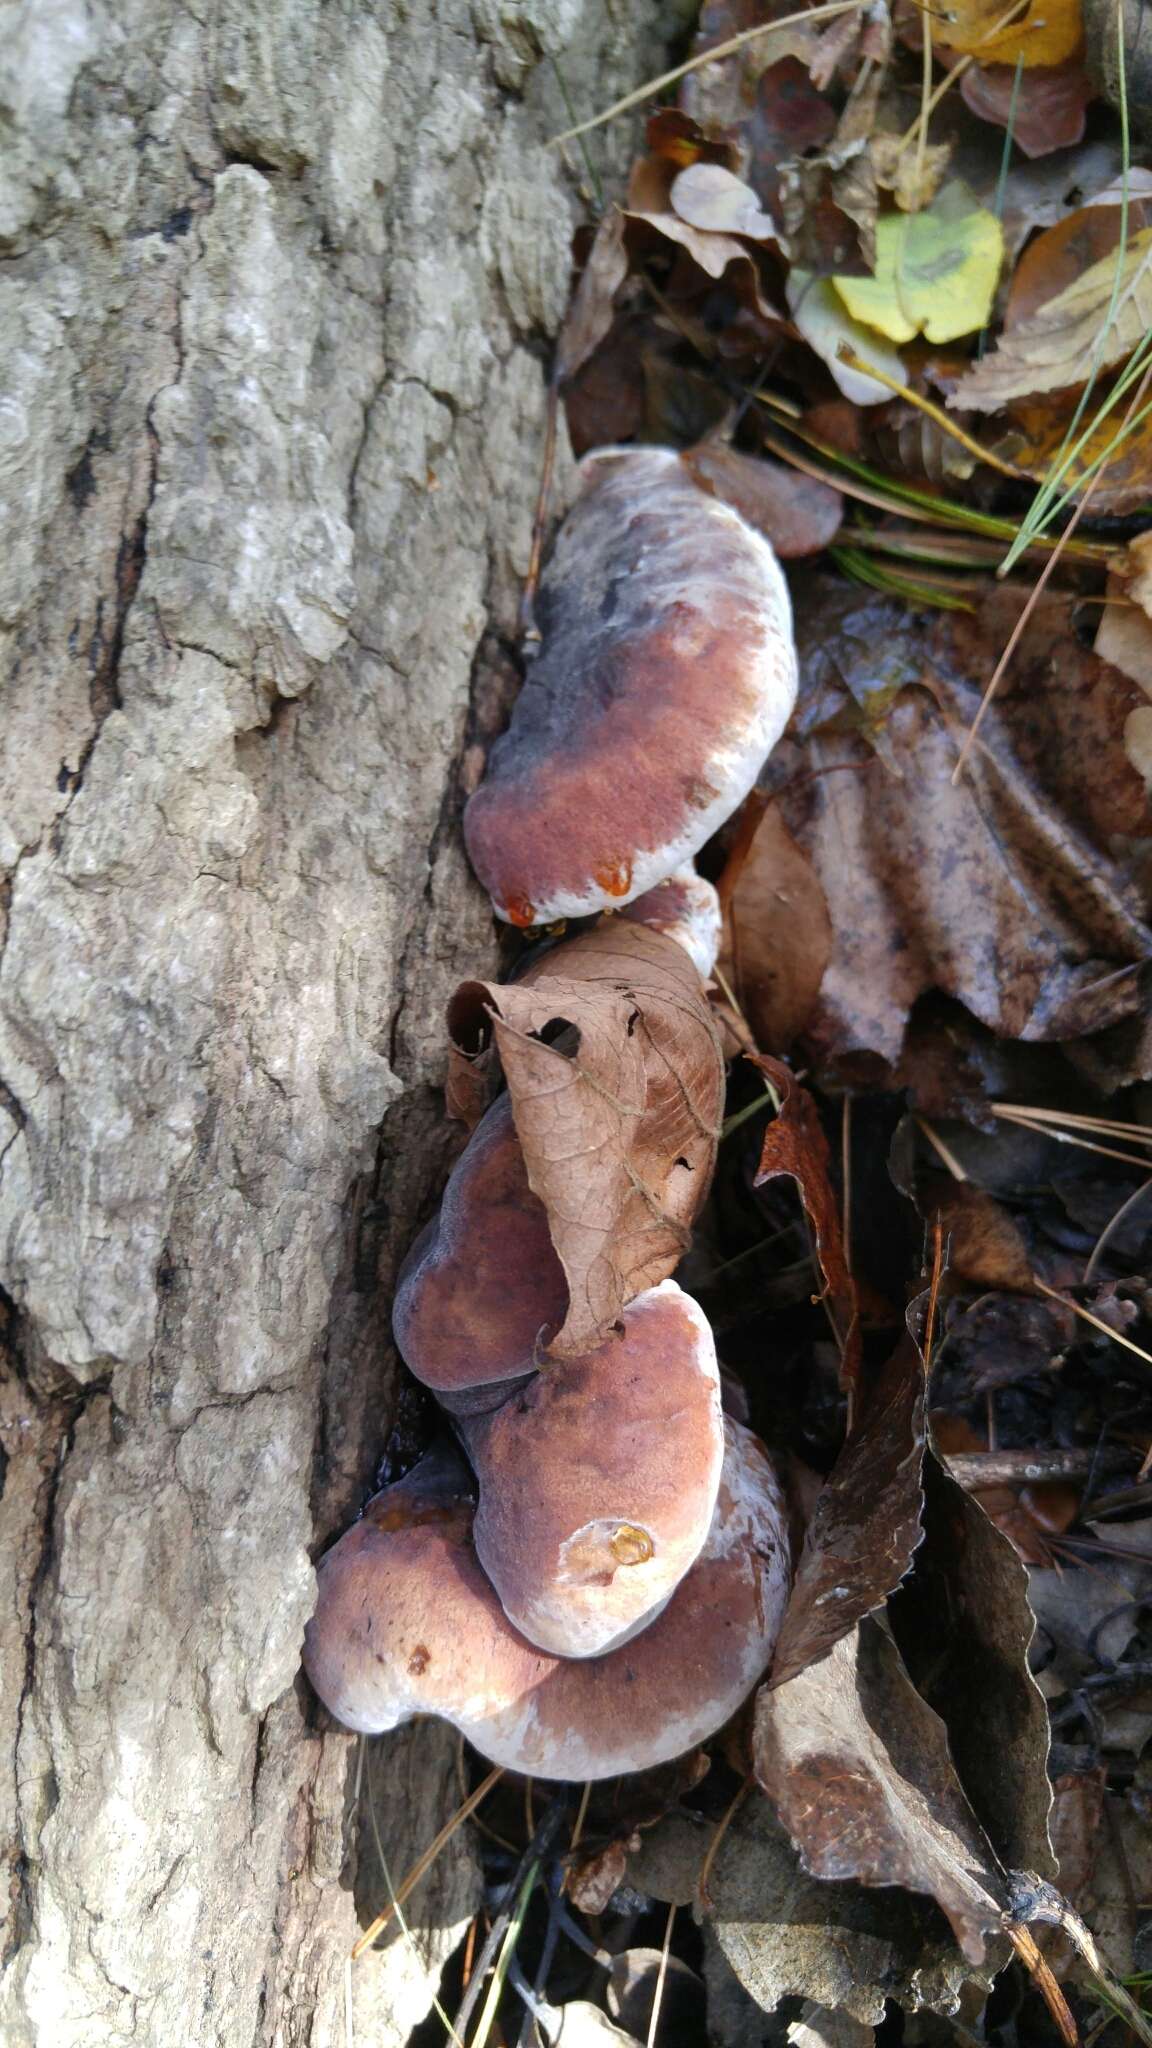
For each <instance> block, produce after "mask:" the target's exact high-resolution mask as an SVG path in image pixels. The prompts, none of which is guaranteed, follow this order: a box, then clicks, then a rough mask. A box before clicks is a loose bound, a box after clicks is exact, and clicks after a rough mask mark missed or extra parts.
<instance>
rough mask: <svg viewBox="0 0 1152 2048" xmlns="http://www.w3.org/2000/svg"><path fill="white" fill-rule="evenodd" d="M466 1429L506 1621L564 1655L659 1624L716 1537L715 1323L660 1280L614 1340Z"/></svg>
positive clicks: (553, 1369)
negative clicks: (710, 1536)
mask: <svg viewBox="0 0 1152 2048" xmlns="http://www.w3.org/2000/svg"><path fill="white" fill-rule="evenodd" d="M463 1436H464V1441H465V1444H466V1445H467V1448H468V1454H469V1456H470V1458H471V1460H472V1463H473V1466H474V1467H475V1470H476V1476H477V1478H478V1480H479V1483H480V1505H479V1507H478V1509H477V1511H476V1523H475V1529H474V1532H473V1534H474V1540H475V1544H476V1554H477V1556H478V1557H479V1559H480V1562H481V1564H482V1565H483V1566H484V1569H485V1571H486V1572H487V1574H488V1577H489V1578H490V1579H491V1581H492V1584H493V1585H494V1586H495V1588H496V1591H497V1593H498V1594H499V1596H500V1599H501V1602H502V1603H503V1606H504V1611H505V1613H506V1614H507V1615H508V1618H509V1620H510V1621H512V1622H514V1623H515V1625H516V1627H517V1628H518V1629H520V1630H521V1631H522V1633H523V1634H524V1635H526V1636H527V1637H528V1640H529V1642H532V1643H535V1644H537V1645H538V1646H539V1647H540V1648H541V1649H543V1650H552V1651H554V1652H555V1654H556V1655H557V1656H558V1657H596V1656H600V1655H601V1654H602V1653H603V1652H604V1651H605V1650H610V1649H614V1648H615V1647H616V1646H617V1645H618V1644H620V1643H624V1642H627V1641H629V1640H630V1639H631V1637H632V1636H634V1635H636V1634H637V1632H638V1631H639V1630H640V1629H642V1628H644V1627H645V1626H646V1625H647V1624H648V1623H649V1622H650V1621H651V1619H652V1617H653V1616H654V1615H655V1614H656V1613H657V1612H658V1610H659V1609H660V1608H661V1607H663V1605H664V1603H665V1602H666V1601H667V1600H668V1598H669V1596H670V1595H671V1594H672V1593H673V1592H674V1591H675V1589H676V1587H677V1586H678V1585H679V1584H680V1581H681V1579H682V1578H683V1577H684V1574H685V1572H686V1571H688V1569H689V1567H690V1566H691V1565H693V1564H694V1563H695V1561H696V1559H697V1557H698V1556H699V1555H700V1552H701V1550H702V1548H703V1546H704V1543H705V1540H706V1538H707V1535H708V1530H709V1527H710V1525H711V1521H712V1513H713V1509H714V1508H715V1505H716V1494H717V1490H718V1488H719V1485H720V1467H721V1464H722V1462H723V1457H724V1418H723V1415H722V1412H721V1406H720V1376H719V1372H718V1370H717V1365H716V1350H715V1346H714V1344H713V1342H712V1332H711V1329H710V1327H709V1324H708V1319H707V1317H706V1316H705V1315H704V1313H703V1311H702V1310H701V1309H700V1308H698V1307H697V1305H696V1303H695V1302H694V1301H693V1300H692V1298H691V1296H690V1295H687V1294H684V1293H682V1291H681V1289H680V1288H679V1287H677V1285H676V1282H675V1281H674V1280H665V1281H664V1282H662V1284H661V1285H660V1286H659V1287H653V1288H650V1289H649V1291H648V1292H647V1293H646V1294H641V1295H639V1296H638V1297H637V1299H636V1300H635V1301H633V1302H632V1303H630V1305H629V1306H628V1307H627V1308H626V1309H625V1311H624V1317H623V1329H622V1331H621V1333H620V1334H619V1335H618V1336H615V1337H610V1338H609V1340H608V1342H607V1343H606V1344H603V1345H601V1347H600V1349H599V1350H598V1351H593V1352H591V1353H590V1354H589V1355H588V1356H587V1357H585V1358H569V1359H565V1360H563V1361H562V1362H561V1363H559V1364H556V1365H549V1366H548V1367H547V1368H546V1369H545V1370H544V1371H543V1372H541V1373H538V1374H537V1375H536V1377H535V1378H533V1379H531V1380H528V1381H527V1382H526V1383H525V1384H524V1385H523V1387H520V1388H518V1389H516V1391H515V1392H513V1394H512V1395H511V1396H510V1398H509V1399H508V1400H507V1401H506V1402H505V1403H504V1406H503V1407H502V1408H500V1409H499V1410H498V1411H497V1412H496V1413H495V1414H494V1415H484V1416H478V1417H476V1418H475V1420H474V1421H471V1422H467V1423H465V1424H464V1425H463Z"/></svg>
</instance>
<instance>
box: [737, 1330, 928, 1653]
mask: <svg viewBox="0 0 1152 2048" xmlns="http://www.w3.org/2000/svg"><path fill="white" fill-rule="evenodd" d="M910 1319H911V1312H910ZM923 1452H924V1361H923V1358H922V1356H921V1352H920V1347H919V1344H918V1342H917V1340H916V1337H915V1336H914V1335H913V1333H912V1330H911V1328H909V1329H908V1330H906V1331H905V1334H904V1336H903V1337H902V1338H901V1340H900V1342H899V1344H898V1345H897V1347H896V1349H895V1351H894V1352H893V1354H892V1356H891V1358H890V1359H889V1361H888V1364H887V1366H886V1367H885V1369H884V1371H883V1373H882V1374H881V1377H880V1381H879V1384H878V1385H877V1386H876V1387H874V1388H873V1389H872V1390H871V1391H870V1393H869V1395H868V1398H867V1400H866V1402H865V1403H864V1404H863V1415H862V1418H861V1420H860V1422H859V1424H858V1426H857V1427H856V1428H854V1429H853V1430H852V1431H851V1433H850V1435H849V1437H848V1440H847V1442H846V1443H845V1445H844V1448H843V1450H842V1451H841V1453H840V1456H839V1457H838V1458H837V1460H836V1463H835V1465H834V1466H833V1467H832V1470H831V1472H830V1473H829V1475H828V1478H827V1480H826V1482H825V1484H824V1486H823V1488H822V1489H821V1491H820V1493H819V1494H818V1496H817V1499H816V1505H815V1507H814V1509H813V1511H812V1515H811V1518H810V1520H809V1523H808V1527H807V1529H806V1531H805V1534H804V1547H803V1549H802V1551H801V1553H800V1558H799V1562H798V1564H797V1567H796V1578H795V1581H794V1584H793V1588H792V1597H791V1599H790V1601H789V1603H788V1609H787V1612H786V1614H785V1616H784V1624H783V1627H782V1628H781V1631H780V1636H779V1640H778V1642H777V1645H776V1655H775V1657H774V1659H773V1663H772V1673H771V1678H770V1681H769V1682H770V1684H771V1685H772V1686H779V1685H786V1684H787V1683H788V1682H789V1681H790V1680H791V1679H793V1678H794V1677H795V1676H796V1675H797V1673H798V1672H801V1671H803V1670H804V1669H805V1668H806V1667H807V1666H808V1665H810V1664H818V1663H819V1662H820V1659H821V1658H822V1657H826V1656H827V1655H828V1652H829V1651H830V1650H831V1648H832V1647H833V1645H834V1644H835V1643H836V1642H838V1641H839V1640H840V1638H841V1637H842V1636H845V1635H847V1633H848V1631H849V1630H850V1629H852V1628H853V1627H854V1626H855V1624H856V1623H857V1622H858V1621H861V1620H862V1619H863V1617H864V1616H865V1615H866V1614H871V1613H873V1612H874V1610H875V1609H876V1608H878V1607H881V1606H883V1604H884V1601H885V1600H886V1599H887V1597H888V1595H889V1593H891V1592H892V1591H893V1590H894V1589H895V1588H896V1587H897V1586H898V1585H899V1583H900V1581H901V1579H902V1578H903V1577H904V1574H905V1572H906V1571H907V1570H908V1567H909V1565H910V1564H911V1562H912V1557H913V1554H914V1552H915V1550H916V1546H917V1544H918V1543H919V1541H920V1502H921V1492H920V1464H921V1459H922V1457H923Z"/></svg>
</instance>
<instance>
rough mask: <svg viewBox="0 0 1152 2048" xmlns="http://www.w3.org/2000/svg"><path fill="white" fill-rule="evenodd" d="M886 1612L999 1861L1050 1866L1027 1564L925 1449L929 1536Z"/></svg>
mask: <svg viewBox="0 0 1152 2048" xmlns="http://www.w3.org/2000/svg"><path fill="white" fill-rule="evenodd" d="M890 1614H891V1620H892V1626H893V1629H894V1632H895V1635H896V1640H897V1642H898V1643H899V1645H900V1649H901V1653H902V1655H903V1657H904V1660H905V1663H906V1665H907V1667H908V1669H909V1671H910V1672H911V1675H912V1677H913V1679H914V1681H915V1683H916V1685H917V1687H918V1688H919V1690H920V1692H921V1694H922V1695H923V1697H924V1699H925V1700H927V1702H928V1704H929V1706H931V1707H933V1708H934V1709H935V1711H936V1712H937V1713H938V1714H939V1715H940V1717H941V1719H942V1720H943V1721H944V1723H945V1724H946V1726H947V1729H948V1738H949V1742H950V1745H951V1750H952V1756H953V1758H954V1760H955V1764H956V1769H957V1771H958V1772H959V1775H960V1779H961V1782H962V1783H963V1785H964V1789H965V1791H966V1793H967V1795H968V1798H969V1799H970V1800H971V1802H972V1806H973V1808H974V1809H975V1812H976V1814H977V1817H978V1819H979V1821H980V1824H981V1826H982V1828H983V1829H984V1832H985V1834H986V1835H987V1837H988V1839H989V1841H990V1842H991V1843H992V1846H993V1849H994V1850H995V1852H996V1855H997V1857H998V1858H999V1860H1000V1862H1001V1863H1002V1864H1003V1865H1004V1867H1005V1868H1007V1869H1011V1870H1033V1871H1036V1872H1037V1873H1038V1874H1039V1875H1040V1876H1041V1877H1045V1878H1048V1877H1052V1876H1054V1875H1055V1868H1056V1865H1055V1858H1054V1857H1053V1855H1052V1849H1051V1844H1050V1842H1049V1839H1048V1818H1049V1814H1050V1812H1051V1805H1052V1794H1051V1788H1050V1786H1049V1783H1048V1771H1047V1759H1048V1742H1049V1735H1048V1713H1047V1708H1046V1707H1045V1704H1044V1699H1043V1696H1042V1694H1041V1692H1040V1689H1039V1687H1038V1686H1037V1684H1036V1681H1035V1679H1034V1678H1033V1677H1032V1674H1031V1672H1030V1670H1029V1668H1028V1650H1029V1646H1030V1644H1031V1642H1032V1638H1033V1635H1034V1634H1035V1628H1036V1624H1035V1622H1034V1620H1033V1618H1032V1611H1031V1608H1030V1607H1029V1604H1028V1574H1027V1573H1026V1571H1025V1569H1024V1567H1023V1565H1022V1564H1021V1563H1020V1560H1019V1558H1018V1557H1017V1555H1016V1553H1015V1551H1014V1550H1013V1548H1012V1545H1011V1544H1010V1543H1009V1542H1008V1541H1007V1539H1006V1538H1005V1537H1004V1536H1002V1535H1001V1533H1000V1531H999V1529H997V1528H995V1527H994V1526H993V1524H992V1523H991V1522H990V1521H989V1519H988V1517H987V1515H986V1514H985V1513H984V1512H983V1510H982V1509H981V1508H980V1507H978V1506H977V1504H976V1502H975V1501H974V1500H973V1499H972V1498H971V1496H970V1495H969V1494H967V1493H965V1491H964V1489H963V1487H962V1486H958V1485H957V1483H956V1481H955V1480H954V1479H953V1478H952V1477H951V1476H950V1474H949V1473H947V1472H945V1471H944V1470H943V1469H942V1468H941V1466H940V1465H939V1463H938V1461H937V1460H936V1458H935V1457H934V1456H933V1455H932V1453H931V1451H929V1453H928V1455H927V1456H926V1458H925V1460H924V1541H923V1543H922V1544H921V1546H920V1549H919V1550H918V1551H917V1553H916V1560H915V1564H914V1566H913V1569H912V1572H911V1575H910V1577H909V1578H908V1579H907V1580H906V1581H905V1583H904V1585H903V1586H902V1587H901V1589H900V1591H899V1593H898V1594H897V1595H896V1598H895V1600H894V1601H893V1602H892V1606H891V1609H890Z"/></svg>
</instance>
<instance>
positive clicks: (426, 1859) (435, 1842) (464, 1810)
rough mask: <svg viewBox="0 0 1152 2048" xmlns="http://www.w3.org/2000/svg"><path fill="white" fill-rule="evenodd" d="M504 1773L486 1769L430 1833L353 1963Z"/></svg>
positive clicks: (358, 1947)
mask: <svg viewBox="0 0 1152 2048" xmlns="http://www.w3.org/2000/svg"><path fill="white" fill-rule="evenodd" d="M503 1776H504V1770H503V1766H502V1765H498V1766H497V1768H496V1769H495V1770H494V1771H489V1773H488V1776H487V1777H486V1778H485V1779H484V1781H483V1783H482V1784H480V1785H477V1787H476V1790H475V1791H474V1792H471V1793H469V1795H468V1798H467V1799H466V1800H465V1801H464V1804H463V1805H462V1806H458V1807H457V1809H456V1811H455V1813H454V1814H453V1815H452V1818H451V1820H447V1821H445V1823H444V1826H443V1827H442V1828H441V1830H440V1832H439V1834H438V1835H434V1836H433V1838H432V1840H431V1841H430V1842H429V1844H428V1847H427V1848H426V1849H425V1851H424V1854H423V1855H422V1856H420V1857H418V1858H417V1860H416V1862H415V1863H414V1864H413V1865H412V1868H411V1870H410V1871H409V1872H408V1875H407V1877H406V1878H405V1879H404V1882H403V1884H401V1886H400V1887H399V1889H398V1891H397V1892H396V1895H395V1897H394V1898H393V1899H391V1900H390V1901H389V1903H388V1905H386V1906H385V1908H384V1911H383V1912H382V1913H377V1915H376V1918H375V1919H374V1920H373V1922H372V1924H371V1926H370V1927H366V1928H365V1930H364V1932H363V1934H362V1935H361V1936H360V1939H359V1941H358V1942H357V1943H356V1944H355V1946H354V1947H353V1950H352V1958H351V1959H352V1961H353V1962H355V1961H356V1959H357V1957H358V1956H362V1955H363V1953H364V1951H365V1949H366V1948H370V1947H371V1945H372V1943H373V1942H374V1941H375V1939H376V1936H377V1935H378V1934H381V1933H382V1932H383V1930H384V1929H385V1927H387V1925H388V1922H389V1921H390V1920H391V1918H392V1915H393V1914H394V1913H395V1911H396V1909H397V1907H398V1906H402V1905H403V1904H404V1901H405V1899H406V1898H407V1897H408V1896H409V1893H410V1892H413V1891H414V1890H415V1888H416V1886H417V1885H418V1884H419V1882H420V1879H421V1878H422V1877H423V1876H424V1873H425V1871H427V1870H430V1869H431V1867H432V1865H433V1863H435V1861H436V1858H437V1857H438V1855H439V1854H440V1851H441V1849H443V1848H444V1846H445V1844H446V1843H448V1842H450V1841H451V1839H452V1837H453V1835H454V1834H455V1833H456V1830H457V1828H458V1827H461V1826H462V1825H463V1823H464V1822H465V1821H466V1820H467V1819H468V1816H469V1814H470V1813H474V1812H475V1810H476V1808H477V1807H478V1806H479V1804H480V1802H481V1800H482V1799H486V1798H487V1797H488V1794H489V1792H490V1791H491V1790H492V1787H493V1785H495V1783H496V1782H497V1779H499V1778H502V1777H503Z"/></svg>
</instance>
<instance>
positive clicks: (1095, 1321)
mask: <svg viewBox="0 0 1152 2048" xmlns="http://www.w3.org/2000/svg"><path fill="white" fill-rule="evenodd" d="M1032 1281H1033V1285H1034V1286H1036V1287H1038V1288H1039V1289H1040V1292H1041V1294H1047V1295H1049V1296H1050V1297H1051V1299H1052V1300H1053V1301H1058V1302H1059V1303H1060V1306H1061V1308H1070V1309H1071V1311H1072V1313H1073V1315H1074V1316H1079V1317H1080V1319H1081V1321H1082V1322H1085V1323H1091V1325H1092V1327H1093V1329H1094V1330H1101V1331H1103V1333H1104V1335H1105V1336H1106V1337H1111V1339H1112V1342H1113V1343H1114V1344H1122V1345H1123V1346H1124V1349H1125V1351H1134V1352H1135V1354H1136V1356H1137V1358H1142V1359H1143V1360H1144V1363H1145V1365H1152V1351H1142V1350H1141V1348H1140V1346H1139V1344H1134V1343H1133V1342H1132V1339H1131V1337H1122V1336H1121V1335H1120V1332H1119V1330H1114V1329H1113V1328H1112V1327H1111V1325H1110V1324H1109V1323H1106V1322H1103V1321H1102V1320H1101V1318H1100V1317H1099V1316H1094V1315H1093V1313H1092V1311H1091V1309H1090V1308H1085V1307H1084V1305H1083V1303H1082V1302H1079V1301H1073V1299H1072V1297H1071V1295H1070V1294H1062V1293H1061V1291H1060V1289H1059V1288H1058V1287H1049V1285H1048V1282H1047V1281H1046V1280H1041V1279H1040V1278H1039V1277H1038V1276H1037V1275H1036V1274H1035V1273H1033V1275H1032Z"/></svg>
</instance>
